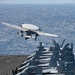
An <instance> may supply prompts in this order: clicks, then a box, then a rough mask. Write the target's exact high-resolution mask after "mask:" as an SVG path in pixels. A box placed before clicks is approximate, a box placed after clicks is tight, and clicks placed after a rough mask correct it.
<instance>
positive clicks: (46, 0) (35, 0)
mask: <svg viewBox="0 0 75 75" xmlns="http://www.w3.org/2000/svg"><path fill="white" fill-rule="evenodd" d="M65 3H75V0H0V4H65Z"/></svg>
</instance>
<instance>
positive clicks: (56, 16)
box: [0, 4, 75, 55]
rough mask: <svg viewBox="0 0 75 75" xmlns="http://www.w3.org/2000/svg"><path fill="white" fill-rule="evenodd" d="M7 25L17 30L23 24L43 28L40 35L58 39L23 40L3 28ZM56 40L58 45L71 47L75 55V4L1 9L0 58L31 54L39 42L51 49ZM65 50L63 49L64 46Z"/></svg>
mask: <svg viewBox="0 0 75 75" xmlns="http://www.w3.org/2000/svg"><path fill="white" fill-rule="evenodd" d="M1 22H7V23H10V24H13V25H16V26H20V25H21V24H23V23H29V24H34V25H36V26H39V27H41V28H42V32H47V33H52V34H57V35H59V37H58V38H54V37H46V36H39V37H38V38H37V40H36V41H35V40H34V39H28V40H25V38H24V37H21V36H20V35H18V34H17V32H18V31H17V30H15V29H13V28H10V27H7V26H4V25H2V23H1ZM53 39H55V40H56V41H57V42H58V43H59V44H60V45H61V43H62V41H63V40H64V39H66V41H65V43H64V45H65V44H66V43H73V44H74V52H75V4H72V5H71V4H62V5H61V4H59V5H58V4H57V5H55V4H50V5H49V4H48V5H45V4H44V5H41V4H40V5H36V4H34V5H32V4H31V5H28V4H26V5H24V4H19V5H18V4H17V5H16V4H15V5H14V4H9V5H6V4H4V5H3V4H1V5H0V55H24V54H27V55H28V54H33V53H34V52H35V51H36V50H38V48H37V46H39V42H43V46H45V47H50V45H53V42H52V40H53ZM63 47H64V46H63Z"/></svg>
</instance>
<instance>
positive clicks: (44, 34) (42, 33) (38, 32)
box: [35, 31, 58, 37]
mask: <svg viewBox="0 0 75 75" xmlns="http://www.w3.org/2000/svg"><path fill="white" fill-rule="evenodd" d="M35 32H36V33H37V34H39V35H43V36H52V37H58V35H55V34H50V33H44V32H40V31H35Z"/></svg>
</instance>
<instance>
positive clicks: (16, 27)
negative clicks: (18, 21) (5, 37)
mask: <svg viewBox="0 0 75 75" xmlns="http://www.w3.org/2000/svg"><path fill="white" fill-rule="evenodd" d="M2 24H3V25H6V26H9V27H12V28H14V29H17V30H21V31H28V29H25V28H22V27H19V26H15V25H11V24H8V23H5V22H2Z"/></svg>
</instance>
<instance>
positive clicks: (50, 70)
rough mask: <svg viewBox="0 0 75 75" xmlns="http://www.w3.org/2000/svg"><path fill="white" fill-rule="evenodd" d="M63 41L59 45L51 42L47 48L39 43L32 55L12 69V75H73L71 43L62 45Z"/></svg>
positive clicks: (73, 63) (74, 66)
mask: <svg viewBox="0 0 75 75" xmlns="http://www.w3.org/2000/svg"><path fill="white" fill-rule="evenodd" d="M64 41H65V40H63V42H62V44H61V45H59V43H57V42H56V41H55V40H53V45H52V46H50V47H49V48H45V47H44V46H43V45H42V42H40V43H39V46H38V47H37V48H38V50H37V51H35V52H34V54H33V55H31V56H28V57H27V60H26V61H24V62H23V63H21V64H20V65H19V68H17V67H16V68H15V70H13V69H12V75H75V59H74V54H73V43H67V44H65V45H63V44H64Z"/></svg>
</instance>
